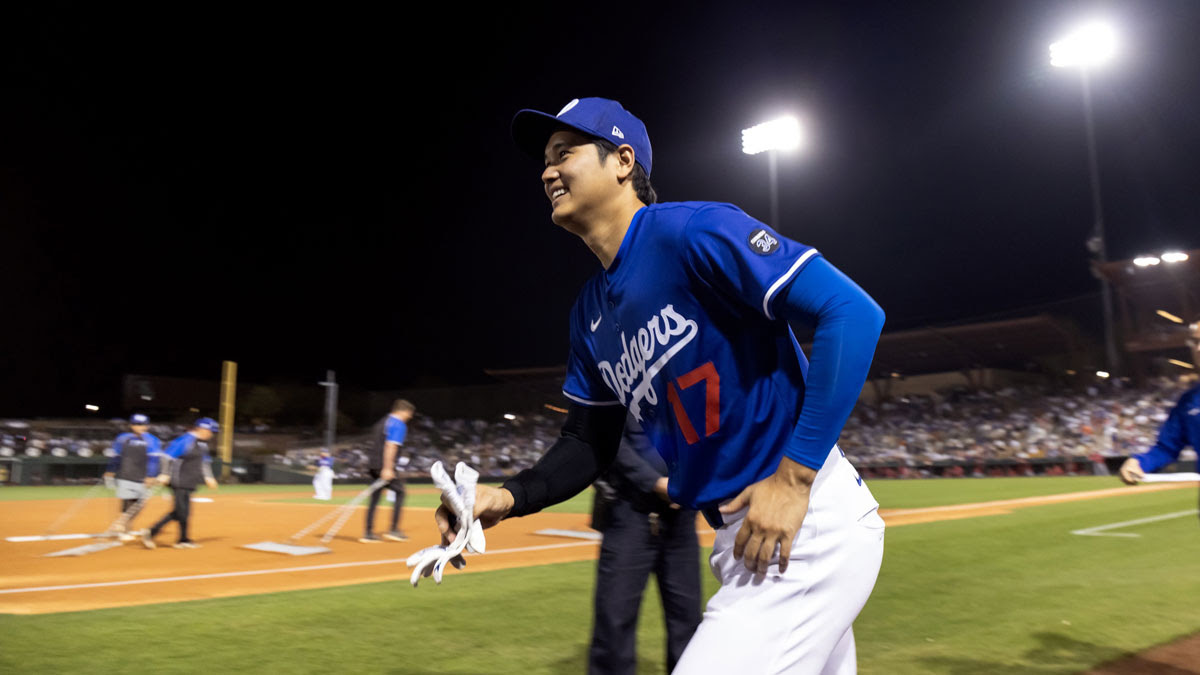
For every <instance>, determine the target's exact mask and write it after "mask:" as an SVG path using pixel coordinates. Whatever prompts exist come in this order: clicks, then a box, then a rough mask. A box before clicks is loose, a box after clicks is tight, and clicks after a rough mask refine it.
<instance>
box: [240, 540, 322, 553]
mask: <svg viewBox="0 0 1200 675" xmlns="http://www.w3.org/2000/svg"><path fill="white" fill-rule="evenodd" d="M242 548H248V549H251V550H254V551H265V552H267V553H285V554H287V555H314V554H316V553H332V552H333V549H331V548H328V547H326V546H299V545H297V544H280V543H278V542H274V541H260V542H258V543H257V544H246V545H245V546H243V547H242Z"/></svg>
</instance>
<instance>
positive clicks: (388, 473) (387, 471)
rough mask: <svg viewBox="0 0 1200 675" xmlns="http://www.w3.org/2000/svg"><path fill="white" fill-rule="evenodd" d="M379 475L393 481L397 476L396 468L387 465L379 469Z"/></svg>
mask: <svg viewBox="0 0 1200 675" xmlns="http://www.w3.org/2000/svg"><path fill="white" fill-rule="evenodd" d="M379 477H380V478H382V479H383V480H386V481H391V480H392V479H394V478H395V477H396V470H395V469H393V468H391V467H388V466H385V467H383V468H382V469H380V471H379Z"/></svg>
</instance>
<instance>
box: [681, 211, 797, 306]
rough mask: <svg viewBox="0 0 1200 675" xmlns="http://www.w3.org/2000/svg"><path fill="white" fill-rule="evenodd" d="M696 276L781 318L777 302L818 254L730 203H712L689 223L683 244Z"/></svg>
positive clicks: (747, 304) (746, 302)
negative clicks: (774, 307)
mask: <svg viewBox="0 0 1200 675" xmlns="http://www.w3.org/2000/svg"><path fill="white" fill-rule="evenodd" d="M680 244H681V245H682V248H683V250H684V251H685V253H684V255H685V259H686V262H687V264H688V266H689V267H690V269H691V270H692V272H693V273H694V274H696V275H697V276H698V277H699V278H700V279H702V280H703V281H704V282H706V283H708V284H711V285H712V286H714V287H716V288H719V289H721V290H722V291H725V292H727V293H729V294H731V295H733V296H734V297H737V298H739V299H740V300H741V301H742V302H743V303H744V304H745V305H746V306H747V307H751V308H754V310H755V311H760V312H762V313H763V315H764V316H765V317H766V318H767V319H772V320H773V319H775V316H774V313H773V312H772V311H771V302H772V301H773V299H774V298H775V296H776V295H777V294H778V293H779V291H780V289H782V288H783V287H784V286H786V285H787V283H788V282H789V281H791V280H792V279H793V278H795V276H796V274H798V273H799V272H800V270H801V269H802V268H803V267H804V264H805V263H806V262H808V261H809V260H811V259H812V258H813V256H815V255H818V253H817V250H816V249H814V248H812V247H811V246H806V245H804V244H801V243H799V242H797V241H793V240H791V239H788V238H787V237H784V236H783V235H781V234H779V233H778V232H776V231H774V230H772V229H771V228H770V227H769V226H767V225H765V224H764V223H761V222H759V221H757V220H755V219H754V218H751V217H750V216H749V215H747V214H746V213H745V212H743V211H742V210H741V209H738V208H737V207H735V206H732V205H729V204H708V205H706V206H704V207H703V208H700V209H698V210H697V211H696V212H695V213H694V214H693V215H692V217H691V218H690V219H689V220H688V223H687V226H686V228H685V229H684V238H683V241H681V242H680Z"/></svg>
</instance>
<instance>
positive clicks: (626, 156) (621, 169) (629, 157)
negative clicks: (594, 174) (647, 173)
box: [614, 145, 634, 181]
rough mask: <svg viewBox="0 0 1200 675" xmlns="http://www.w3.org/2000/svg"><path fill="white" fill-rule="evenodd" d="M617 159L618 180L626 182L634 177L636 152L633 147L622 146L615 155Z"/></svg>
mask: <svg viewBox="0 0 1200 675" xmlns="http://www.w3.org/2000/svg"><path fill="white" fill-rule="evenodd" d="M614 154H615V156H616V158H617V179H618V180H622V181H623V180H625V179H626V178H628V177H629V176H631V175H633V166H634V152H633V146H630V145H622V146H620V147H619V148H617V151H616V153H614Z"/></svg>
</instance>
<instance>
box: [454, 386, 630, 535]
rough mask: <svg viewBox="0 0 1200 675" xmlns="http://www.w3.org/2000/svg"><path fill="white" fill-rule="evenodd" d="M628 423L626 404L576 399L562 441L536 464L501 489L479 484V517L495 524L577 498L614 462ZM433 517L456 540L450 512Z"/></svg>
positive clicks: (477, 496) (551, 447)
mask: <svg viewBox="0 0 1200 675" xmlns="http://www.w3.org/2000/svg"><path fill="white" fill-rule="evenodd" d="M624 428H625V408H623V407H621V406H602V407H595V406H586V405H581V404H578V403H573V404H571V408H570V410H569V411H568V413H567V421H566V422H565V423H564V424H563V428H562V432H561V434H560V436H559V438H558V440H557V441H556V442H555V443H554V445H552V446H550V449H549V450H547V451H546V454H545V455H543V456H542V458H541V459H539V460H538V461H537V463H536V464H534V465H533V466H532V467H530V468H528V469H525V470H524V471H522V472H520V473H518V474H517V475H516V476H513V477H512V478H510V479H509V480H507V481H505V483H504V485H502V486H501V487H499V488H493V487H489V486H486V485H479V486H477V487H476V492H475V517H476V518H477V519H478V520H479V521H480V522H481V523H482V524H483V526H484V527H491V526H492V525H495V524H496V523H498V522H500V521H501V520H502V519H504V518H515V517H518V516H525V515H529V514H531V513H536V512H538V511H541V510H542V509H544V508H546V507H547V506H551V505H554V504H558V503H559V502H563V501H566V500H568V499H570V498H571V497H574V496H575V495H577V494H579V493H580V492H582V491H583V490H584V488H586V487H587V486H589V485H591V484H592V482H594V481H595V480H596V477H597V476H599V475H600V474H601V473H602V472H603V471H604V470H605V469H607V468H608V466H609V465H610V464H612V461H613V458H614V457H615V456H616V454H617V446H618V445H619V444H620V441H621V431H622V429H624ZM434 518H435V520H436V521H437V525H438V529H439V530H441V533H442V537H443V538H444V539H446V540H447V541H452V540H453V536H454V531H453V529H452V528H451V522H450V511H449V510H448V509H447V508H446V507H445V506H444V505H443V506H442V507H441V508H439V509H438V510H437V514H436V515H435V516H434Z"/></svg>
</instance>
